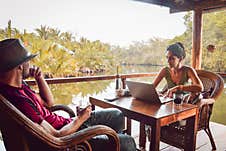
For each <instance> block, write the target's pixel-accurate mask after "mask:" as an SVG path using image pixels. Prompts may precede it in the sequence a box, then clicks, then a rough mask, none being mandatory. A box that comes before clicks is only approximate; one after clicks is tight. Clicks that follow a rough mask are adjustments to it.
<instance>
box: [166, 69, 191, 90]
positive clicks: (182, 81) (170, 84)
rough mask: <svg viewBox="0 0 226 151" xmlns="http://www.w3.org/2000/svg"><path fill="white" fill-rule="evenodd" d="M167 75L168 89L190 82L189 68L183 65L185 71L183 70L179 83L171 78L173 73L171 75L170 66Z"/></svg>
mask: <svg viewBox="0 0 226 151" xmlns="http://www.w3.org/2000/svg"><path fill="white" fill-rule="evenodd" d="M165 69H166V76H165V79H166V82H167V87H168V89H170V88H172V87H175V86H177V85H186V84H187V83H188V79H189V78H188V71H187V70H188V68H186V67H183V69H182V70H183V71H182V76H181V79H180V81H179V83H178V84H177V83H175V82H174V81H173V80H172V78H171V75H170V68H169V67H166V68H165Z"/></svg>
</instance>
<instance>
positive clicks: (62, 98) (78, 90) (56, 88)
mask: <svg viewBox="0 0 226 151" xmlns="http://www.w3.org/2000/svg"><path fill="white" fill-rule="evenodd" d="M160 68H161V67H160V66H122V67H121V68H120V70H119V73H120V74H129V73H147V72H158V71H159V69H160ZM153 78H154V77H150V78H135V79H134V80H136V81H149V82H151V81H152V80H153ZM225 80H226V79H225ZM163 85H164V82H163V83H161V84H160V87H159V89H161V87H162V86H163ZM114 87H115V82H114V80H105V81H91V82H78V83H73V84H71V83H70V84H57V85H51V90H52V92H53V94H54V97H55V100H56V102H55V103H57V104H65V105H67V104H71V100H72V95H73V94H75V95H79V97H82V98H83V99H85V98H86V99H87V96H91V95H96V94H98V93H101V92H103V91H105V90H106V89H111V88H114ZM225 98H226V89H224V91H223V93H222V95H221V96H220V97H219V98H218V99H217V101H216V102H215V104H214V108H213V113H212V116H211V121H213V122H217V123H221V124H224V125H226V118H225V115H226V99H225Z"/></svg>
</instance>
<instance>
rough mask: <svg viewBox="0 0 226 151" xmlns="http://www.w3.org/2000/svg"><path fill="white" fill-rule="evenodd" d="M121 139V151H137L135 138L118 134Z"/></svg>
mask: <svg viewBox="0 0 226 151" xmlns="http://www.w3.org/2000/svg"><path fill="white" fill-rule="evenodd" d="M118 136H119V139H120V150H121V151H136V143H135V141H134V139H133V137H131V136H129V135H124V134H118Z"/></svg>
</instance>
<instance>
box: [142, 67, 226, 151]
mask: <svg viewBox="0 0 226 151" xmlns="http://www.w3.org/2000/svg"><path fill="white" fill-rule="evenodd" d="M197 73H198V76H199V78H200V79H201V81H202V83H203V86H204V91H206V92H208V91H210V93H209V95H208V97H207V98H204V99H201V101H200V102H199V103H198V104H197V105H198V106H199V120H198V131H199V130H205V132H206V134H207V135H208V137H209V139H210V142H211V145H212V150H216V145H215V142H214V139H213V136H212V134H211V131H210V127H209V121H210V116H211V114H212V109H213V104H214V102H215V101H216V99H217V98H218V97H219V95H220V94H221V93H222V91H223V89H224V81H223V79H222V78H221V77H220V76H219V75H218V74H215V73H213V72H210V71H205V70H197ZM189 130H190V129H189V123H187V124H186V125H185V126H180V125H179V124H178V122H177V123H173V124H170V125H168V126H164V127H162V128H161V141H162V142H165V143H167V144H170V145H172V146H175V147H178V148H183V149H184V150H187V148H189V147H188V146H189V145H190V142H191V141H192V140H191V139H192V138H191V137H190V136H189V132H190V131H189ZM140 131H141V133H142V134H143V135H145V136H142V137H143V138H144V137H146V134H145V132H144V124H142V123H141V125H140ZM142 143H143V145H144V144H145V142H142Z"/></svg>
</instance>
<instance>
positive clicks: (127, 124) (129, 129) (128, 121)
mask: <svg viewBox="0 0 226 151" xmlns="http://www.w3.org/2000/svg"><path fill="white" fill-rule="evenodd" d="M131 122H132V121H131V119H130V118H128V117H127V118H126V133H127V134H128V135H131Z"/></svg>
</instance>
